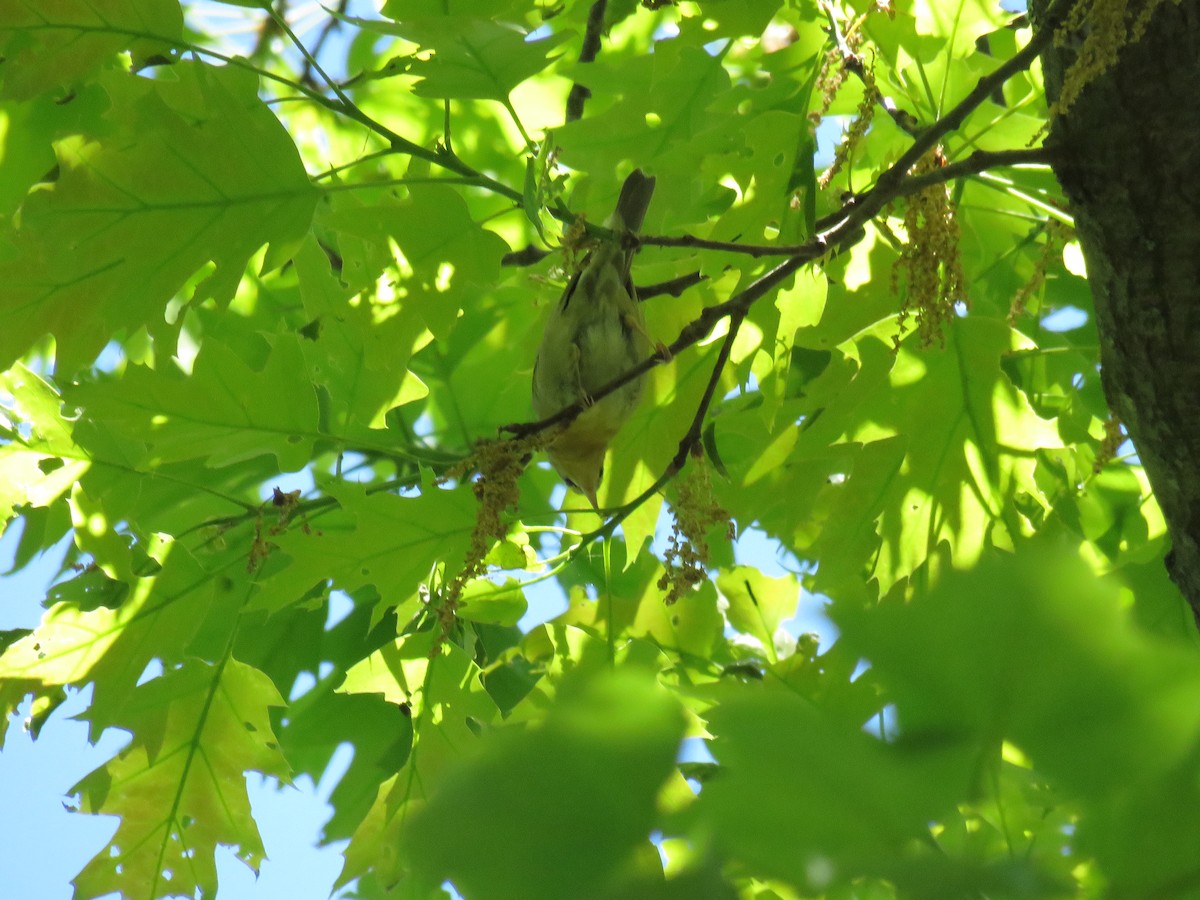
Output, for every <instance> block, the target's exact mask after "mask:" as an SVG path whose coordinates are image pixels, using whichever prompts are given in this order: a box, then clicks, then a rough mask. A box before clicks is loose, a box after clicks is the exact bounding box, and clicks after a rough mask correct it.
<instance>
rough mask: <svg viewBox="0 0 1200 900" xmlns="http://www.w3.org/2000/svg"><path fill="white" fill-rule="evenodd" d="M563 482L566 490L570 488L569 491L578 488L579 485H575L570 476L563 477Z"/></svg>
mask: <svg viewBox="0 0 1200 900" xmlns="http://www.w3.org/2000/svg"><path fill="white" fill-rule="evenodd" d="M563 484H565V485H566V486H567V490H570V491H577V490H579V485H577V484H576V483H575V482H573V481H572V480H571V479H570V478H564V479H563Z"/></svg>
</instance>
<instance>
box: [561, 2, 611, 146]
mask: <svg viewBox="0 0 1200 900" xmlns="http://www.w3.org/2000/svg"><path fill="white" fill-rule="evenodd" d="M607 7H608V0H596V2H595V3H593V4H592V8H591V9H589V10H588V20H587V29H586V30H585V31H584V33H583V47H582V48H581V49H580V51H579V61H580V62H581V63H590V62H594V61H595V59H596V54H597V53H599V52H600V37H601V35H602V34H603V33H604V12H605V10H606V9H607ZM591 96H592V92H591V90H590V89H589V88H588V87H587V86H586V85H582V84H580V83H579V82H578V81H576V82H575V83H574V84H572V85H571V93H569V94H568V95H567V113H566V121H568V122H574V121H575V120H576V119H579V118H581V117H582V116H583V105H584V104H585V103H587V101H588V98H589V97H591Z"/></svg>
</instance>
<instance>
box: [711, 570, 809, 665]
mask: <svg viewBox="0 0 1200 900" xmlns="http://www.w3.org/2000/svg"><path fill="white" fill-rule="evenodd" d="M717 588H718V589H719V590H720V592H721V596H722V597H724V598H725V600H726V602H728V604H729V608H728V610H727V611H726V615H727V616H728V617H729V624H730V625H732V626H733V627H734V628H736V629H737V630H738V631H740V632H742V633H743V634H748V635H752V636H753V637H755V638H757V639H758V642H759V643H760V644H761V645H762V647H763V650H765V651H766V653H767V656H768V658H770V659H771V660H772V661H774V660H775V658H776V655H775V633H776V632H777V631H778V630H779V625H780V623H781V622H783V620H784V619H788V618H791V617H792V616H793V615H795V612H796V606H797V605H798V604H799V602H800V585H799V584H797V583H796V579H795V577H794V576H792V575H786V576H784V577H783V578H768V577H767V576H766V575H763V574H762V573H761V572H759V571H758V570H757V569H752V568H750V567H749V566H738V567H737V568H735V569H730V570H729V571H727V572H722V573H721V575H719V576H718V577H717Z"/></svg>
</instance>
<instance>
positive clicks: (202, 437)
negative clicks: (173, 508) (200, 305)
mask: <svg viewBox="0 0 1200 900" xmlns="http://www.w3.org/2000/svg"><path fill="white" fill-rule="evenodd" d="M273 344H274V346H273V347H272V349H271V353H270V356H269V357H268V359H267V362H266V365H265V366H264V367H263V368H262V369H261V370H260V371H254V370H253V369H251V368H250V367H249V366H247V365H246V364H245V363H244V362H242V360H241V359H239V358H238V356H237V355H235V354H234V353H233V352H232V351H231V350H230V349H229V348H227V347H225V346H224V345H222V344H220V343H218V342H216V341H214V340H208V341H205V343H204V346H203V348H202V349H201V351H200V354H199V356H197V357H196V360H195V363H194V365H193V368H192V371H191V374H190V375H184V373H182V372H179V371H178V370H176V371H170V370H169V369H166V368H165V367H164V368H163V369H159V370H155V369H150V368H146V367H143V366H130V367H129V368H128V369H127V370H126V371H125V374H124V377H123V378H121V379H120V380H118V381H110V382H98V383H95V384H85V385H81V386H80V387H78V388H74V389H71V390H69V391H68V392H67V399H68V401H69V402H71V403H73V404H76V405H78V406H79V407H81V408H82V409H84V410H86V411H87V413H88V415H89V416H92V417H94V418H96V419H100V420H103V421H104V422H105V423H106V424H107V426H108V428H109V429H110V431H111V432H113V433H116V434H120V435H122V436H124V437H125V438H126V439H127V440H130V441H140V442H141V443H143V444H144V446H145V451H144V454H145V455H144V461H143V464H144V465H148V466H150V467H155V466H158V465H161V464H163V463H174V462H179V461H181V460H187V459H196V458H199V459H203V460H204V461H205V462H206V463H207V464H208V465H209V466H212V467H218V466H227V465H231V464H233V463H237V462H239V461H241V460H244V459H249V458H252V457H254V456H257V455H259V454H262V453H271V454H273V455H274V456H275V457H276V458H277V459H278V460H279V466H280V468H281V469H283V470H285V471H287V470H296V469H299V468H302V467H303V465H304V463H305V462H307V461H308V459H309V458H310V456H311V455H312V446H313V441H314V439H315V437H316V430H317V398H316V394H315V392H314V391H313V388H312V385H311V384H309V383H308V382H307V381H306V380H305V379H303V378H297V377H296V376H297V373H299V372H303V371H304V363H303V359H302V357H301V354H300V346H299V342H298V341H297V339H296V337H295V335H292V334H280V335H275V336H274V339H273Z"/></svg>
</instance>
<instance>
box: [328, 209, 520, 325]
mask: <svg viewBox="0 0 1200 900" xmlns="http://www.w3.org/2000/svg"><path fill="white" fill-rule="evenodd" d="M410 191H411V197H410V199H408V200H406V201H404V202H403V203H399V204H389V205H386V206H375V207H368V208H362V209H356V210H354V211H353V213H351V212H349V211H347V212H345V213H335V214H333V215H332V216H331V217H330V218H329V223H330V225H332V227H334V228H336V229H337V230H339V231H341V232H344V233H346V234H350V235H355V236H359V237H364V238H368V239H375V240H379V239H380V238H381V237H385V238H390V239H391V240H393V241H395V243H396V245H397V246H398V247H399V248H400V252H401V253H402V254H403V259H404V262H403V264H402V274H403V276H404V277H402V279H401V281H400V283H399V284H398V286H397V287H398V293H399V299H400V300H401V302H402V303H403V304H404V305H405V306H410V305H411V307H412V308H413V309H415V310H417V311H418V312H419V313H420V314H421V316H422V318H423V319H424V320H425V325H426V327H427V328H428V329H429V330H430V331H432V332H433V334H434V335H435V336H436V337H439V338H444V337H446V336H447V335H448V334H449V333H450V330H451V329H452V328H453V327H454V324H455V322H456V320H457V319H458V315H459V310H460V309H461V308H462V307H464V306H468V305H470V304H471V303H472V302H473V301H474V300H475V299H476V297H477V296H478V295H479V293H480V292H481V291H484V290H486V289H489V288H491V287H492V286H493V285H494V284H495V283H496V282H497V281H498V280H499V277H500V258H501V257H502V256H503V255H504V254H505V253H507V252H508V246H507V245H506V244H505V243H504V241H503V240H501V239H500V238H499V237H497V236H496V235H495V234H493V233H492V232H491V231H488V230H487V229H485V228H483V227H481V226H480V225H478V224H477V223H476V222H474V221H473V220H472V219H471V215H470V211H469V210H468V209H467V205H466V204H465V203H464V202H463V200H462V198H461V197H460V196H459V195H458V194H457V193H455V192H454V191H452V190H450V189H449V188H445V187H440V186H438V187H434V186H429V185H413V186H412V188H411V189H410ZM405 266H406V267H407V268H408V269H409V271H407V272H404V271H403V268H404V267H405Z"/></svg>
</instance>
